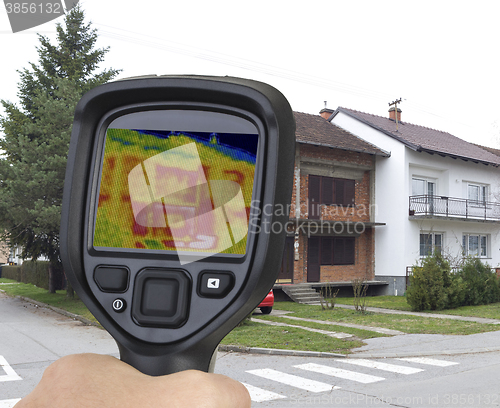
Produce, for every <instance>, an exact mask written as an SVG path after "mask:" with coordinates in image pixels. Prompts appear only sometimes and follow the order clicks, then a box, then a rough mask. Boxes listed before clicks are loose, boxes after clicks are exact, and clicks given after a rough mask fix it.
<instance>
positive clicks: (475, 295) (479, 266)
mask: <svg viewBox="0 0 500 408" xmlns="http://www.w3.org/2000/svg"><path fill="white" fill-rule="evenodd" d="M459 276H460V277H461V278H462V280H463V282H464V284H465V290H464V292H465V296H464V300H463V303H462V304H463V305H470V306H475V305H484V304H488V303H493V302H498V301H499V300H500V287H499V282H498V278H497V276H496V274H495V273H494V272H493V271H492V270H491V268H490V266H489V265H486V264H483V263H482V262H481V261H480V260H479V259H478V258H473V257H469V258H467V259H466V260H465V262H464V264H463V265H462V267H461V268H460V271H459Z"/></svg>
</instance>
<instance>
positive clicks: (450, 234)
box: [405, 149, 500, 266]
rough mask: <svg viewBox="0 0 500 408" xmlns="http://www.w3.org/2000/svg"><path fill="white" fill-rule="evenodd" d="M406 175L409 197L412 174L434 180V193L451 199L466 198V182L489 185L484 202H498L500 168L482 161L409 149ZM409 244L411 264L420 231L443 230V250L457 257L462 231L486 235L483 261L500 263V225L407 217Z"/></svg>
mask: <svg viewBox="0 0 500 408" xmlns="http://www.w3.org/2000/svg"><path fill="white" fill-rule="evenodd" d="M408 150H409V149H408ZM407 157H408V166H409V170H410V171H409V177H408V180H407V191H408V196H410V195H411V194H412V191H411V179H412V177H413V176H417V177H418V176H420V177H427V178H432V179H435V180H437V188H436V192H435V194H436V195H437V196H446V197H454V198H464V199H466V198H467V185H468V183H469V182H471V183H477V184H485V185H487V186H488V197H486V201H493V202H500V169H498V168H495V167H492V166H486V165H484V164H481V163H473V162H471V161H463V160H461V159H452V158H450V157H441V156H439V155H436V154H434V155H430V154H428V153H418V152H414V151H411V150H409V151H408V154H407ZM408 224H409V225H410V229H409V231H408V233H409V235H408V245H409V247H408V248H407V250H406V251H405V252H406V263H407V265H412V264H414V263H415V262H416V261H417V260H418V259H419V258H420V254H419V244H420V242H419V240H420V232H423V233H426V232H434V233H443V252H444V253H445V254H446V255H448V256H450V257H451V258H454V259H456V260H458V259H459V258H460V256H461V254H462V251H463V248H462V236H463V234H481V235H487V236H488V237H489V239H488V256H487V257H486V258H482V261H483V262H485V263H488V264H489V265H490V266H498V265H500V224H498V223H490V222H482V221H473V220H467V221H458V220H457V221H451V220H439V219H436V218H435V219H430V220H409V221H408Z"/></svg>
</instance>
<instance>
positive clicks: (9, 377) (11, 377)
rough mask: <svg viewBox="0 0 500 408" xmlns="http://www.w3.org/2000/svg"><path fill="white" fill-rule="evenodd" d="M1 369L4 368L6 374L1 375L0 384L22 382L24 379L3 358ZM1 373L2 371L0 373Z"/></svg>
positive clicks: (0, 364)
mask: <svg viewBox="0 0 500 408" xmlns="http://www.w3.org/2000/svg"><path fill="white" fill-rule="evenodd" d="M0 368H2V369H3V371H4V372H5V374H4V375H2V374H0V382H4V381H18V380H22V378H21V377H19V376H18V375H17V373H16V372H15V371H14V369H13V368H12V367H11V366H10V365H9V363H7V360H6V359H5V357H3V356H0ZM1 371H2V370H0V373H1Z"/></svg>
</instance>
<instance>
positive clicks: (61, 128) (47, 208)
mask: <svg viewBox="0 0 500 408" xmlns="http://www.w3.org/2000/svg"><path fill="white" fill-rule="evenodd" d="M84 17H85V16H84V12H83V10H81V8H80V7H78V6H77V7H75V8H73V9H72V10H71V11H70V12H69V13H68V14H67V15H66V16H65V19H64V26H65V27H63V26H62V25H61V24H57V44H56V45H53V44H51V43H50V41H49V39H48V38H47V37H45V36H42V35H39V41H40V45H39V47H37V51H38V57H39V61H38V64H34V63H30V66H31V69H26V68H25V69H23V70H21V71H19V73H20V77H21V81H20V83H19V84H18V97H19V100H20V106H17V105H15V104H14V103H11V102H8V101H4V100H2V101H1V103H2V105H3V107H4V108H5V112H6V113H5V116H3V117H0V129H1V130H2V131H3V133H4V137H3V138H0V150H3V156H2V157H0V232H3V231H4V232H5V233H4V237H3V238H4V239H5V240H7V242H9V244H10V245H18V246H20V247H22V248H23V257H25V258H30V257H31V258H33V259H36V258H38V257H40V256H46V257H48V259H49V261H50V268H49V275H50V277H49V281H50V282H51V283H52V284H51V285H50V283H49V285H50V289H51V291H54V285H53V283H54V279H53V278H54V276H55V274H56V271H58V270H61V260H60V255H59V228H60V217H61V203H62V193H63V184H64V175H65V170H66V160H67V155H68V147H69V140H70V134H71V126H72V123H73V113H74V109H75V106H76V104H77V102H78V101H79V99H80V98H81V97H82V95H83V94H84V93H85V92H87V91H88V90H90V89H91V88H93V87H95V86H97V85H100V84H103V83H106V82H108V81H109V80H110V79H112V78H113V77H115V76H116V75H117V74H118V72H119V71H117V70H114V69H109V70H104V71H101V72H99V73H96V72H95V71H96V70H97V69H98V66H99V64H100V63H101V62H102V61H103V60H104V56H105V54H106V53H107V52H108V51H109V48H100V49H96V48H95V43H96V41H97V31H96V30H95V29H92V28H91V25H90V23H89V24H85V22H84Z"/></svg>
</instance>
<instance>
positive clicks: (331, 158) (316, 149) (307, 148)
mask: <svg viewBox="0 0 500 408" xmlns="http://www.w3.org/2000/svg"><path fill="white" fill-rule="evenodd" d="M373 168H374V158H373V155H370V154H366V153H359V152H353V151H346V150H341V149H335V148H329V147H323V146H314V145H311V144H303V143H298V144H297V155H296V164H295V180H294V189H293V194H292V200H291V211H290V218H291V219H292V220H294V221H295V222H297V218H298V219H299V220H301V221H303V222H305V223H308V220H309V219H310V218H309V208H308V197H309V187H308V186H309V176H310V175H323V176H328V177H333V178H343V179H354V180H355V205H354V206H352V207H343V206H336V205H322V206H321V217H320V220H318V221H317V222H316V223H315V224H309V226H308V227H306V226H304V224H302V225H303V226H302V228H299V231H298V234H297V233H296V234H295V242H294V243H295V246H297V243H298V247H296V248H295V249H294V255H295V256H294V259H295V260H294V270H293V283H305V282H308V243H309V237H311V236H331V237H344V236H351V237H352V236H354V237H355V247H354V248H355V249H354V251H355V255H354V259H355V261H354V265H321V266H320V273H319V275H320V279H319V282H350V281H352V280H353V279H355V278H360V279H366V280H372V279H373V278H374V247H375V243H374V235H375V234H374V232H373V230H372V226H371V225H369V223H370V220H371V212H372V208H371V194H372V193H371V191H372V184H373V180H372V179H373ZM299 174H300V177H298V175H299ZM298 178H300V186H299V200H298V202H299V203H300V214H298V213H296V211H295V210H296V204H297V196H296V194H297V182H298ZM297 216H298V217H297ZM323 221H330V223H329V226H330V228H329V229H327V230H326V232H325V228H323V229H322V228H321V227H320V228H319V229H318V227H317V225H318V224H320V225H321V223H322V222H323ZM296 226H297V224H296ZM309 281H311V280H309Z"/></svg>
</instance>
